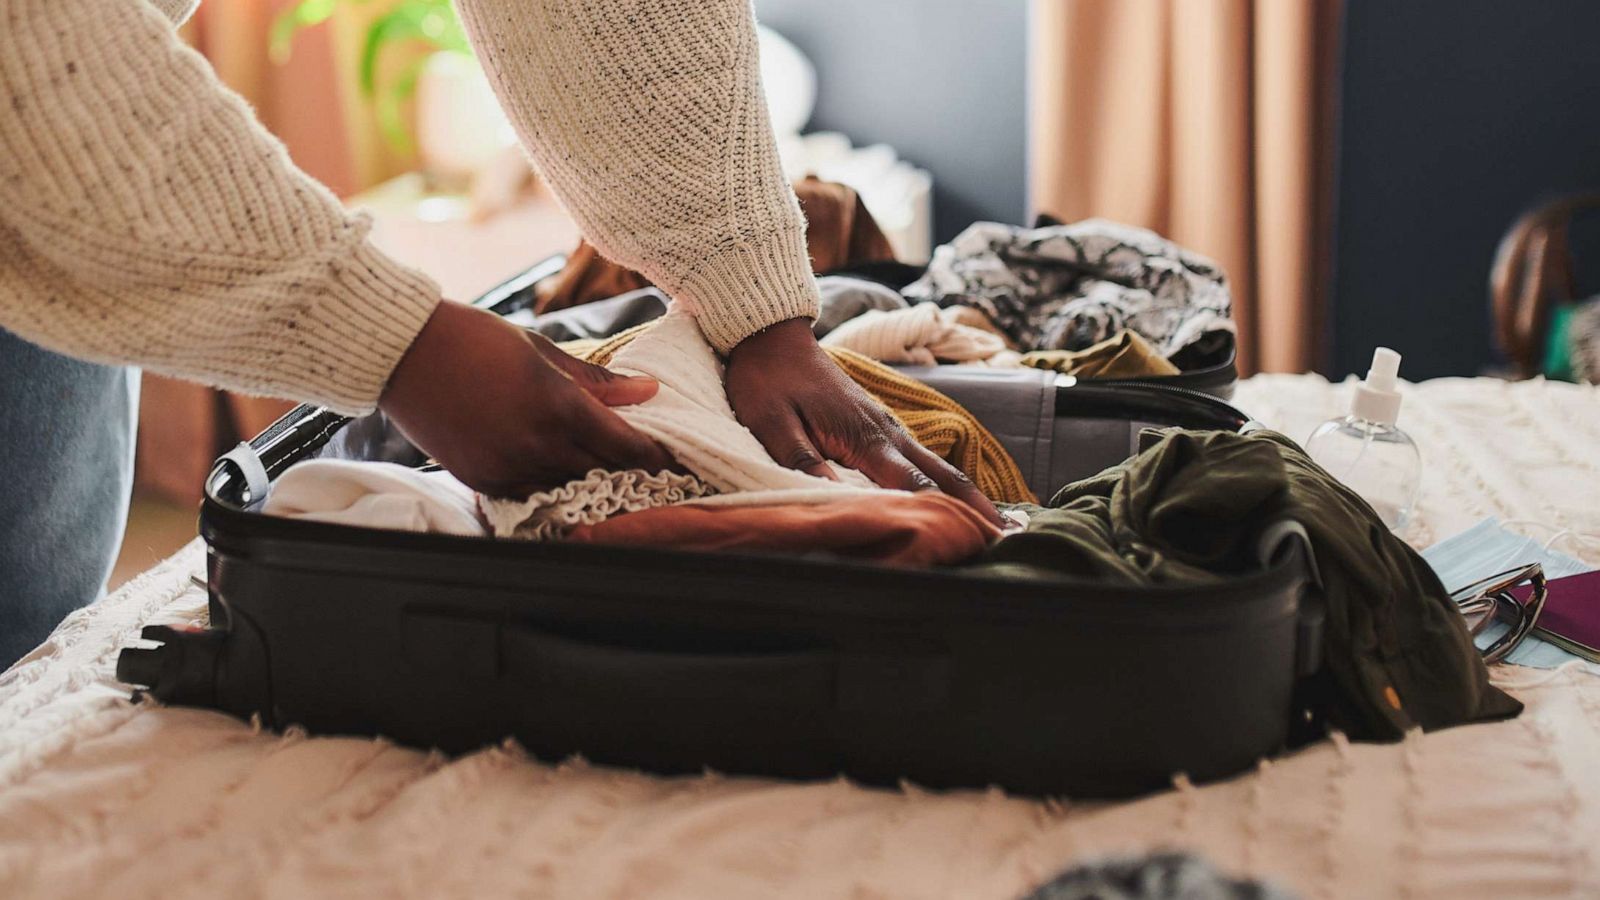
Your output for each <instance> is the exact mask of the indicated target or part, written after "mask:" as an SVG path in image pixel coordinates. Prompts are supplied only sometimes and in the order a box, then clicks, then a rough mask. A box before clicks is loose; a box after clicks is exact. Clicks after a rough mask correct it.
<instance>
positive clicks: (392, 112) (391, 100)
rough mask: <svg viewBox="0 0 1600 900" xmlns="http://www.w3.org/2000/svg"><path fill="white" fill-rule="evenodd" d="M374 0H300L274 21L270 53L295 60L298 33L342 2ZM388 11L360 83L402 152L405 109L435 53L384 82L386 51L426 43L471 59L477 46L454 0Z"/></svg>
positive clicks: (395, 4)
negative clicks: (381, 60)
mask: <svg viewBox="0 0 1600 900" xmlns="http://www.w3.org/2000/svg"><path fill="white" fill-rule="evenodd" d="M372 2H373V0H300V2H298V3H295V4H294V5H293V6H290V7H288V8H287V9H285V10H284V11H283V12H282V13H280V14H279V15H278V16H277V18H276V19H274V20H273V23H272V29H271V33H270V38H269V39H270V41H271V44H270V52H271V56H272V59H273V60H274V61H276V62H278V63H283V62H286V61H287V60H288V58H289V53H290V47H291V45H292V44H293V42H294V37H295V35H296V34H298V33H299V32H300V30H301V29H304V28H310V27H312V26H315V25H320V24H322V23H324V22H326V21H328V19H330V18H332V17H333V14H334V13H335V12H337V11H338V9H339V7H340V6H341V5H346V6H366V5H369V4H370V3H372ZM385 5H386V6H387V7H388V10H387V11H386V12H384V13H383V14H382V15H380V16H378V17H377V18H375V19H373V20H372V24H371V25H369V26H367V31H366V34H365V35H364V36H363V39H362V42H361V55H360V57H359V69H358V72H357V74H358V82H359V84H360V87H361V93H362V96H364V97H366V98H367V100H368V101H369V102H371V103H372V104H373V110H374V112H375V113H376V115H377V118H378V124H379V127H381V128H382V129H383V134H384V138H385V139H386V140H387V141H388V142H389V143H390V144H391V145H392V146H393V147H395V148H396V149H397V150H401V151H409V150H410V149H411V148H412V138H411V134H410V132H409V131H408V130H407V128H406V125H405V119H404V116H403V115H402V110H403V109H404V108H405V103H406V101H408V100H410V99H411V98H412V96H413V95H414V94H415V93H416V90H417V79H418V78H419V77H420V76H421V74H422V72H423V69H424V67H425V66H426V65H427V63H428V59H429V57H428V56H426V55H424V56H418V57H417V58H415V59H411V60H408V61H407V63H406V65H405V67H404V68H403V69H401V70H400V71H399V72H398V73H397V74H395V75H394V76H393V77H391V78H388V79H385V81H386V83H384V84H382V85H380V84H379V73H378V61H379V58H380V57H381V56H382V54H383V52H384V51H385V50H386V49H388V48H391V47H394V46H396V45H410V46H417V45H419V44H420V45H421V46H426V47H430V48H431V49H433V50H434V51H443V52H448V53H459V54H462V55H464V56H466V57H469V58H470V57H471V55H472V48H471V47H470V46H469V45H468V44H467V36H466V34H465V32H463V31H462V29H461V22H460V20H459V19H457V18H456V11H455V8H454V7H452V6H451V5H450V0H392V2H388V3H386V4H385Z"/></svg>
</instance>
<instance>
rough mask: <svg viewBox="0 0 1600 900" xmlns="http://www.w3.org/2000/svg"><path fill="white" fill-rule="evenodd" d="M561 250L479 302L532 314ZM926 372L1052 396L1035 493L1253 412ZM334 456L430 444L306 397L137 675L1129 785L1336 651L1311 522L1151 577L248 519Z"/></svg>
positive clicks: (757, 768) (518, 730) (987, 776)
mask: <svg viewBox="0 0 1600 900" xmlns="http://www.w3.org/2000/svg"><path fill="white" fill-rule="evenodd" d="M559 265H560V263H559V261H547V263H545V264H542V267H536V268H535V270H531V271H530V273H529V274H528V275H526V276H523V277H520V278H519V279H513V281H512V282H508V284H507V285H505V286H502V288H500V289H497V290H496V291H492V292H490V293H489V294H488V295H486V296H485V297H484V298H482V299H480V301H479V303H480V304H481V305H484V306H488V307H490V308H494V309H497V310H499V311H501V312H508V311H511V310H512V309H514V308H515V307H517V306H518V305H520V304H521V303H522V302H523V300H522V299H520V298H524V297H525V296H526V290H527V288H528V285H530V284H531V283H532V282H533V281H537V280H538V278H539V277H544V276H547V275H548V274H550V273H551V272H552V271H554V270H555V269H558V268H559ZM954 368H958V367H940V369H945V370H948V369H954ZM923 374H924V376H925V377H926V378H927V380H929V381H930V382H931V383H934V384H935V385H936V386H938V387H940V388H941V389H943V390H946V392H947V393H950V394H951V395H952V396H953V397H954V398H955V399H956V400H957V401H958V402H963V403H964V405H967V406H968V408H969V409H970V410H971V411H973V412H974V414H976V415H977V416H978V417H979V418H980V419H982V420H984V421H985V424H986V425H989V424H991V420H993V419H995V417H996V416H999V418H1001V419H1003V418H1004V416H1003V415H1000V412H998V411H997V409H996V406H997V405H996V404H995V403H993V402H991V401H993V400H994V398H1003V399H1005V400H1006V401H1007V402H1010V403H1011V405H1012V406H1013V407H1015V408H1014V409H1012V410H1011V413H1017V412H1018V410H1021V411H1022V413H1023V414H1024V415H1027V414H1030V413H1029V409H1030V408H1032V407H1040V409H1039V410H1038V412H1039V415H1040V416H1042V417H1043V418H1041V419H1039V420H1038V421H1040V422H1045V421H1046V420H1048V424H1047V425H1046V426H1044V427H1045V428H1046V429H1047V433H1046V434H1045V435H1044V436H1043V437H1042V438H1041V436H1040V435H1039V434H1038V433H1037V429H1036V432H1035V433H1033V434H1018V433H1016V432H1018V431H1024V430H1026V429H1018V428H1008V429H1002V430H999V431H997V436H998V437H999V438H1000V439H1001V440H1002V442H1004V443H1006V444H1007V446H1008V449H1011V450H1012V451H1013V454H1014V455H1017V456H1018V461H1019V465H1021V467H1022V469H1023V472H1024V474H1025V475H1027V477H1028V478H1029V480H1030V483H1032V484H1033V485H1034V486H1035V488H1036V489H1038V488H1039V487H1040V486H1041V485H1048V486H1049V487H1054V486H1057V485H1059V484H1061V483H1064V481H1066V480H1070V479H1071V478H1076V477H1081V476H1083V475H1087V474H1091V473H1093V472H1094V471H1098V470H1099V469H1100V468H1102V467H1103V466H1104V465H1106V464H1109V463H1114V462H1117V461H1119V460H1121V459H1123V458H1125V457H1126V456H1127V455H1128V453H1129V452H1131V450H1132V449H1133V447H1134V442H1135V441H1136V440H1137V435H1138V433H1139V431H1140V430H1141V429H1142V428H1143V427H1144V426H1145V425H1181V426H1187V427H1198V428H1230V429H1238V428H1242V427H1246V425H1247V422H1246V419H1245V417H1243V416H1242V415H1240V414H1239V413H1238V412H1237V411H1236V410H1234V409H1232V408H1231V407H1229V406H1228V405H1227V404H1225V403H1223V402H1221V401H1219V400H1217V399H1215V398H1213V397H1209V396H1205V395H1203V394H1200V393H1197V392H1193V391H1189V390H1185V389H1182V388H1173V387H1169V386H1150V385H1125V384H1124V385H1103V384H1093V383H1086V382H1077V383H1074V382H1071V380H1070V379H1064V380H1063V381H1064V383H1063V384H1059V385H1058V384H1055V383H1052V382H1051V381H1049V380H1048V377H1047V376H1048V373H1033V375H1032V376H1031V377H1033V378H1034V379H1035V380H1034V381H1033V382H1030V383H1028V384H1021V383H1020V382H1017V381H1016V379H1017V378H1018V377H1024V378H1025V377H1030V376H1018V375H1016V374H1012V375H1004V374H991V375H990V376H988V377H989V378H992V379H999V380H997V381H985V380H984V379H983V378H979V379H977V381H976V382H974V381H973V380H971V379H970V378H966V377H965V376H963V377H958V378H954V379H953V380H952V374H951V373H950V372H947V371H929V372H925V373H923ZM1006 378H1011V379H1013V380H1012V381H1011V382H1006V381H1005V379H1006ZM1040 378H1045V379H1046V380H1045V381H1042V382H1041V381H1039V380H1038V379H1040ZM1039 397H1043V398H1044V401H1043V402H1042V403H1041V402H1040V401H1039V399H1038V398H1039ZM1021 451H1028V452H1027V453H1023V452H1021ZM317 456H336V457H341V458H359V459H385V460H390V461H395V462H401V463H406V464H419V463H421V462H422V459H421V455H420V454H419V453H418V452H417V451H416V449H415V448H414V447H412V446H411V445H410V444H409V443H408V442H407V441H405V439H404V438H403V437H401V436H400V435H399V434H398V433H397V432H396V431H395V430H394V429H392V428H391V427H390V426H389V424H388V423H387V422H386V421H385V420H384V418H383V416H382V415H381V414H373V415H371V416H367V417H365V418H362V419H356V420H350V419H346V418H344V417H341V416H337V415H334V414H332V413H329V412H327V411H325V410H320V409H315V408H310V407H300V408H297V409H295V410H294V411H292V412H290V413H289V414H288V415H286V416H285V417H284V418H283V419H281V420H280V421H278V422H277V423H275V424H274V425H273V426H272V427H270V428H269V429H267V430H266V431H265V432H263V433H262V434H261V435H260V436H258V437H257V438H255V439H254V440H253V441H251V442H250V443H249V444H248V445H241V446H240V447H239V448H238V449H236V450H234V451H233V452H231V453H229V454H227V455H226V456H224V457H223V459H221V460H219V462H218V465H217V467H216V468H215V469H214V470H213V472H212V473H211V475H210V477H209V478H208V479H207V483H206V492H205V500H204V504H203V506H202V510H201V519H200V526H201V535H202V536H203V537H204V539H205V541H206V543H207V545H208V554H207V583H208V587H209V590H210V612H211V625H210V627H209V628H206V629H199V630H183V629H173V628H168V627H164V626H151V627H147V628H146V629H145V630H144V633H143V637H144V638H145V639H146V641H153V642H156V645H155V646H148V645H147V646H141V647H133V648H129V649H126V650H124V651H123V653H122V655H121V657H120V659H119V661H118V667H117V674H118V677H119V679H121V680H122V681H124V682H126V683H129V684H133V685H140V686H143V687H144V688H145V689H146V690H147V691H148V693H149V694H150V695H152V696H154V697H155V698H157V699H159V700H162V701H164V702H168V703H175V704H186V705H194V706H202V707H210V708H214V709H219V710H223V711H226V712H230V713H233V714H235V715H238V716H242V717H243V716H250V715H253V714H259V715H260V716H261V718H262V721H263V722H265V723H266V724H267V725H269V726H272V727H284V726H288V725H291V724H298V725H302V726H304V727H305V728H307V729H309V730H310V731H312V732H314V733H342V734H381V735H385V736H387V737H390V738H392V739H394V740H397V741H400V742H403V743H407V744H413V745H417V746H424V747H438V748H441V749H443V750H445V751H449V752H460V751H467V750H472V749H474V748H477V747H480V746H483V745H485V744H488V743H491V742H494V741H497V740H500V739H502V738H505V737H507V736H512V737H515V738H516V739H517V740H518V741H520V742H521V743H522V744H523V745H524V746H525V747H527V748H528V749H529V750H530V751H532V752H533V753H535V754H537V755H539V756H542V757H545V758H551V759H556V758H561V757H564V756H567V755H569V754H573V753H581V754H583V755H585V756H586V757H588V758H589V759H591V760H594V761H596V762H601V763H608V764H614V765H621V766H634V767H639V768H643V769H646V770H649V771H654V772H661V773H682V772H699V771H701V770H703V769H706V768H710V769H715V770H719V771H724V772H730V773H748V774H757V775H772V776H781V777H793V778H811V777H831V776H834V775H836V774H839V773H844V774H846V775H849V776H850V777H853V778H856V779H858V780H861V781H864V782H868V783H875V784H878V783H893V782H895V781H897V780H900V779H909V780H911V781H914V782H917V783H920V784H923V785H927V786H930V787H976V786H983V785H989V784H995V785H999V786H1001V787H1003V788H1006V789H1008V790H1013V791H1018V792H1025V793H1034V794H1067V795H1072V796H1083V797H1110V796H1126V795H1132V794H1137V793H1141V792H1146V791H1149V790H1153V789H1158V788H1161V787H1162V786H1164V785H1166V784H1168V783H1169V781H1170V778H1171V776H1172V775H1174V774H1176V773H1179V772H1182V773H1186V774H1187V775H1189V776H1190V777H1191V778H1192V779H1195V780H1206V779H1214V778H1218V777H1222V776H1226V775H1229V774H1232V773H1235V772H1238V771H1241V770H1243V769H1245V768H1247V767H1248V766H1250V765H1252V764H1253V763H1254V761H1255V760H1257V759H1258V758H1259V757H1261V756H1263V755H1268V754H1272V753H1274V752H1276V751H1278V750H1279V749H1281V748H1283V747H1284V746H1285V745H1286V742H1287V741H1288V739H1289V735H1290V733H1291V723H1292V721H1298V720H1299V719H1300V718H1301V717H1302V716H1304V715H1305V713H1304V711H1302V710H1301V709H1299V708H1298V704H1297V697H1296V687H1297V684H1299V683H1301V680H1302V679H1304V678H1306V677H1307V676H1310V675H1312V674H1313V673H1314V672H1315V671H1316V670H1317V669H1318V667H1319V658H1318V654H1319V647H1320V623H1321V620H1320V612H1319V609H1320V607H1319V604H1318V602H1317V598H1316V593H1315V590H1314V588H1313V584H1312V576H1311V572H1312V564H1311V561H1310V557H1309V548H1308V545H1307V543H1306V542H1305V540H1304V534H1303V532H1300V531H1299V530H1298V528H1297V526H1295V525H1294V523H1292V522H1285V523H1280V524H1279V525H1277V526H1274V527H1272V528H1269V529H1267V530H1266V532H1265V533H1264V534H1263V535H1262V536H1261V541H1260V551H1259V555H1260V559H1261V561H1262V565H1261V569H1260V571H1259V572H1257V573H1255V574H1252V575H1249V576H1247V577H1240V578H1236V579H1231V580H1226V581H1221V582H1219V583H1217V584H1215V585H1210V586H1207V587H1204V588H1192V587H1184V588H1157V589H1149V588H1132V587H1125V586H1118V585H1107V584H1099V583H1091V582H1080V581H1073V580H1066V579H1052V580H1048V581H1036V580H1023V579H1013V578H1004V577H998V576H993V575H980V574H974V573H971V572H963V571H961V570H959V569H950V570H930V571H909V570H904V569H897V568H889V567H882V566H875V565H866V564H858V563H846V562H840V561H836V560H829V559H818V558H801V557H792V556H785V557H777V556H760V555H743V554H705V553H689V552H676V551H663V550H653V549H635V548H622V547H603V546H593V545H577V544H560V543H551V544H534V543H524V542H515V541H497V540H490V539H482V538H462V537H452V536H446V535H431V534H415V533H407V532H395V531H382V530H375V529H366V528H356V527H350V526H342V525H331V524H322V523H315V522H308V521H300V520H291V519H283V518H277V517H272V516H265V515H261V514H259V513H258V512H256V509H257V508H258V507H259V503H260V501H261V499H262V498H263V497H264V496H265V491H266V489H267V487H268V483H269V482H270V480H271V479H272V478H273V477H275V476H277V475H278V474H280V473H281V472H282V471H283V470H284V469H286V468H287V467H288V466H289V465H291V464H293V463H295V462H297V461H299V460H302V459H307V458H311V457H317Z"/></svg>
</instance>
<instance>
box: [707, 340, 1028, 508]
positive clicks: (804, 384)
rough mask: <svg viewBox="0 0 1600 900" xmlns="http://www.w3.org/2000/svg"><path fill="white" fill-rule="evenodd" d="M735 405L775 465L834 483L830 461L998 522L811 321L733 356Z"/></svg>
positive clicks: (748, 343) (746, 345)
mask: <svg viewBox="0 0 1600 900" xmlns="http://www.w3.org/2000/svg"><path fill="white" fill-rule="evenodd" d="M726 382H727V390H728V402H729V403H730V404H732V406H733V411H734V414H735V415H737V416H738V417H739V421H740V423H742V424H743V425H744V426H745V427H746V428H749V429H750V431H751V433H753V434H754V435H755V436H756V438H757V439H758V440H760V441H761V444H762V446H764V447H766V448H767V452H768V453H770V454H772V458H773V459H775V460H777V461H778V462H779V463H782V464H783V465H785V466H788V467H789V468H791V469H799V470H800V471H802V472H806V473H808V474H811V475H815V476H817V477H819V478H828V479H832V480H834V481H837V480H838V476H837V475H835V474H834V472H833V470H832V469H831V468H830V467H829V466H828V460H833V461H835V462H838V463H840V464H842V465H846V466H849V467H850V468H852V469H857V470H859V471H860V472H862V473H863V474H865V475H866V476H867V477H868V478H871V479H872V480H873V481H875V482H877V483H878V484H879V485H882V486H883V487H889V488H900V489H903V490H908V491H920V490H935V489H937V490H942V491H944V492H945V493H947V494H949V495H951V496H952V497H955V498H956V499H958V500H960V501H962V502H963V503H966V504H967V505H968V506H971V507H972V508H973V509H976V510H978V511H979V512H981V513H983V514H984V515H985V516H987V517H988V518H989V519H990V520H991V521H994V522H996V523H999V522H1001V521H1002V519H1001V518H1000V513H999V512H998V511H997V510H996V509H995V508H994V504H993V503H990V502H989V499H988V498H987V497H985V496H984V495H983V492H982V491H979V490H978V488H977V486H976V485H974V484H973V483H972V480H971V479H969V478H968V477H967V476H966V475H964V474H963V473H962V472H961V471H960V470H959V469H957V468H955V467H954V466H952V465H950V464H949V463H947V462H945V461H944V460H942V459H940V458H939V457H938V456H937V455H936V454H934V453H933V451H931V450H929V449H928V448H926V447H924V446H922V445H921V444H919V443H917V441H916V439H915V438H913V437H912V436H911V435H909V434H907V433H906V430H905V429H904V428H902V427H900V423H899V422H897V421H895V419H894V417H893V416H892V415H890V414H889V412H888V410H886V409H884V408H883V407H882V406H880V405H879V404H878V403H877V401H875V400H873V399H872V396H871V395H870V394H868V393H867V392H866V391H864V390H862V389H861V386H860V385H858V384H856V383H855V382H854V381H852V380H851V379H850V376H848V375H846V374H845V373H844V371H843V370H842V369H840V368H839V367H838V365H836V364H835V363H834V361H833V360H832V358H830V357H829V356H828V354H827V353H826V352H825V351H824V350H823V349H822V347H821V346H819V345H818V344H817V339H816V336H815V335H814V334H812V331H811V323H810V322H809V321H808V320H806V319H790V320H788V321H785V322H779V323H778V324H776V325H773V326H771V327H769V328H767V329H766V330H764V331H761V332H758V333H756V334H753V335H751V336H750V337H748V338H745V339H744V341H743V342H741V343H740V344H739V345H738V346H737V347H734V348H733V352H731V353H729V354H728V366H727V373H726Z"/></svg>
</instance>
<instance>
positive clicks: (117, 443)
mask: <svg viewBox="0 0 1600 900" xmlns="http://www.w3.org/2000/svg"><path fill="white" fill-rule="evenodd" d="M138 409H139V372H138V370H136V369H128V368H121V367H112V366H100V365H94V364H93V363H86V362H80V361H78V360H75V359H69V358H67V357H65V356H60V355H58V354H55V353H51V352H50V351H48V350H44V349H41V348H40V347H37V346H35V345H33V344H30V343H28V342H27V341H24V340H22V339H21V338H19V337H17V336H16V335H14V334H12V333H11V332H9V331H6V330H4V329H0V479H3V483H0V669H5V668H7V667H9V666H10V665H11V664H12V663H13V662H16V660H17V659H18V658H19V657H21V656H22V655H23V654H25V653H27V652H28V651H30V650H32V649H33V648H34V647H36V646H37V645H38V644H39V643H40V642H41V641H43V640H44V639H45V638H46V637H47V636H48V635H49V634H50V631H51V629H53V628H55V627H56V625H57V624H58V623H60V621H61V619H62V618H63V617H64V616H66V614H67V613H69V612H72V611H73V610H74V609H77V608H78V607H80V606H84V605H87V604H89V603H92V602H94V601H95V600H96V599H97V598H98V597H100V595H101V594H102V593H104V591H105V584H106V578H107V576H109V575H110V574H111V564H112V563H113V562H115V561H116V556H117V548H118V547H119V546H121V544H122V528H123V523H124V521H125V520H126V519H127V515H128V493H129V491H130V490H131V488H132V486H133V436H134V428H135V425H136V424H137V421H138Z"/></svg>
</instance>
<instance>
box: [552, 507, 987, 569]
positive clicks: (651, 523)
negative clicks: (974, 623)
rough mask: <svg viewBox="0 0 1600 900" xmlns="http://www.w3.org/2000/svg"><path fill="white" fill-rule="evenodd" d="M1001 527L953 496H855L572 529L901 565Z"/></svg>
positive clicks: (633, 516)
mask: <svg viewBox="0 0 1600 900" xmlns="http://www.w3.org/2000/svg"><path fill="white" fill-rule="evenodd" d="M999 536H1000V529H998V528H996V527H995V526H994V525H993V524H992V523H990V522H989V521H987V520H986V519H984V518H983V516H982V515H980V514H979V513H978V512H977V511H976V510H974V509H972V508H971V507H969V506H967V505H966V504H964V503H962V502H961V501H959V500H956V499H954V498H952V497H950V496H948V495H946V494H941V493H938V492H934V491H925V492H922V493H917V494H895V495H890V496H883V497H856V498H852V499H846V500H838V501H835V502H831V503H825V504H820V505H816V504H814V505H799V506H797V505H758V506H705V505H699V504H687V505H678V506H664V507H658V508H656V509H648V510H644V511H642V512H635V513H629V514H628V515H625V516H617V517H615V518H611V519H606V520H605V521H603V522H598V523H595V524H592V525H588V524H585V525H578V526H576V527H574V528H573V529H571V530H570V531H568V532H567V536H566V539H567V540H568V541H577V542H579V543H589V544H618V545H625V546H632V547H666V548H672V549H676V550H705V551H723V552H726V551H744V552H752V553H754V552H766V553H789V554H805V553H827V554H829V555H832V556H839V557H845V558H850V559H867V560H874V561H877V562H882V563H889V564H893V565H902V566H937V565H948V564H951V563H958V562H962V561H965V560H968V559H971V558H972V557H974V556H976V555H977V554H979V553H981V552H983V549H984V548H985V547H987V546H988V545H989V544H990V543H991V542H992V541H993V540H994V539H995V538H997V537H999Z"/></svg>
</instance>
